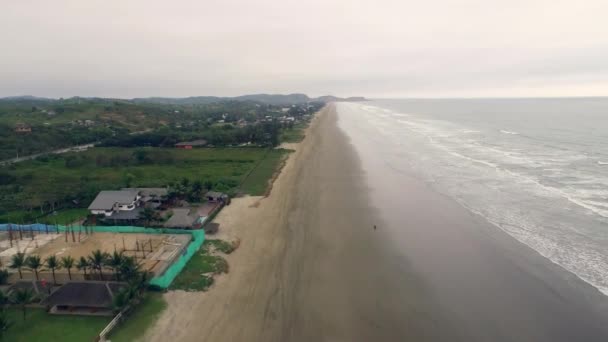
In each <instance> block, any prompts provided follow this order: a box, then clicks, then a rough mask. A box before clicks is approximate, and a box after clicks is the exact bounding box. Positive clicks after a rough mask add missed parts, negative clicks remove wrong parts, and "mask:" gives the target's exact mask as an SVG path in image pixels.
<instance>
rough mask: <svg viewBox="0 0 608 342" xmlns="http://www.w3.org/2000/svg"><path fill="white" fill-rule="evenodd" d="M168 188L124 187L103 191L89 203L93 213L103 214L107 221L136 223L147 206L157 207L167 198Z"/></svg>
mask: <svg viewBox="0 0 608 342" xmlns="http://www.w3.org/2000/svg"><path fill="white" fill-rule="evenodd" d="M167 193H168V191H167V189H166V188H123V189H121V190H118V191H101V192H100V193H99V194H97V197H96V198H95V200H94V201H93V202H92V203H91V205H89V210H90V211H91V214H92V215H103V219H104V220H105V221H110V222H113V223H114V224H119V223H130V224H132V223H135V221H137V220H139V219H140V214H141V212H142V211H143V210H144V209H145V208H152V209H156V208H158V207H160V206H161V205H162V204H163V202H164V201H165V200H166V199H167Z"/></svg>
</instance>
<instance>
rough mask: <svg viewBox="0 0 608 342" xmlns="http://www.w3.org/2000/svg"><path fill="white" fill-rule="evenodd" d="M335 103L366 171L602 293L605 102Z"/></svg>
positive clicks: (606, 235) (606, 263) (607, 198)
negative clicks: (453, 206)
mask: <svg viewBox="0 0 608 342" xmlns="http://www.w3.org/2000/svg"><path fill="white" fill-rule="evenodd" d="M337 109H338V113H339V116H338V117H339V120H338V124H339V126H340V127H341V128H342V129H343V130H344V131H345V132H346V133H347V135H348V136H349V138H350V139H351V142H352V144H353V145H354V146H355V147H356V149H358V150H360V151H361V150H367V151H368V152H369V153H367V154H365V153H364V155H372V154H373V155H374V157H373V158H375V160H376V161H377V162H378V163H382V165H380V164H372V163H370V162H368V161H366V158H362V159H363V160H362V164H363V168H364V169H366V170H367V171H368V174H373V172H370V170H371V168H373V167H376V166H378V167H379V168H386V169H385V170H390V171H386V172H391V173H394V174H395V175H399V174H400V173H403V174H408V175H413V176H414V177H416V178H418V179H420V180H422V181H424V182H425V183H426V184H428V185H429V186H430V187H432V188H433V189H434V190H435V191H437V192H439V193H441V194H443V195H445V196H447V197H449V198H451V199H453V200H455V201H457V202H458V203H459V204H460V205H462V206H463V207H465V208H466V209H468V210H469V211H470V212H471V213H473V214H475V215H479V216H481V217H483V218H484V219H485V220H487V221H488V222H490V223H491V224H493V225H495V226H496V227H499V228H500V229H501V230H503V231H504V232H506V233H507V234H509V235H510V236H512V237H513V238H515V239H516V240H518V241H520V242H521V243H523V244H525V245H527V246H529V247H530V248H532V249H533V250H535V251H537V252H538V253H539V254H541V255H542V256H544V257H545V258H547V259H549V260H551V261H552V262H553V263H555V264H557V265H560V266H561V267H563V268H564V269H566V270H567V271H569V272H571V273H573V274H575V275H576V276H578V277H579V278H581V279H583V280H584V281H585V282H587V283H589V284H591V285H593V286H594V287H596V288H597V289H598V290H600V291H601V292H603V293H604V294H608V98H555V99H399V100H375V101H369V102H362V103H338V104H337ZM363 137H365V138H363ZM373 165H376V166H373ZM379 165H380V166H379ZM375 177H382V175H376V176H375ZM394 177H398V176H394ZM394 179H398V178H394ZM395 183H396V184H395V187H397V188H398V186H399V184H398V183H399V182H398V180H397V181H395ZM406 195H407V194H404V196H406ZM375 205H376V206H377V207H382V203H375Z"/></svg>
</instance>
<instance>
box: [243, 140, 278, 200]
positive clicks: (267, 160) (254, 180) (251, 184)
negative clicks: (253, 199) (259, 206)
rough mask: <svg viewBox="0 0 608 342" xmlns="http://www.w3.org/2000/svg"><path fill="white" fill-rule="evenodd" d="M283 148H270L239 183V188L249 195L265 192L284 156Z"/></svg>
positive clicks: (259, 194)
mask: <svg viewBox="0 0 608 342" xmlns="http://www.w3.org/2000/svg"><path fill="white" fill-rule="evenodd" d="M286 154H287V152H286V151H285V150H270V151H268V154H267V155H266V156H265V157H264V159H262V160H261V161H260V162H259V163H258V165H257V166H256V167H255V169H253V170H252V171H251V173H250V174H249V175H248V176H247V178H246V179H245V180H244V181H243V184H241V190H242V191H243V192H245V193H248V194H250V195H256V196H261V195H264V194H265V193H266V190H267V189H268V186H269V185H270V183H269V182H270V179H271V178H272V175H273V174H274V173H275V171H276V170H277V167H278V165H279V164H280V162H281V161H282V159H283V158H284V157H285V156H286Z"/></svg>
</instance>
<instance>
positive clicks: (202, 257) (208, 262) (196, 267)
mask: <svg viewBox="0 0 608 342" xmlns="http://www.w3.org/2000/svg"><path fill="white" fill-rule="evenodd" d="M210 246H214V247H215V248H218V249H219V250H222V249H225V250H229V249H228V248H227V246H226V245H225V242H218V240H205V242H204V243H203V246H202V247H201V249H200V250H199V251H198V252H197V253H196V254H194V255H193V256H192V259H190V261H188V263H187V264H186V266H185V267H184V269H183V270H182V272H181V273H180V274H179V275H178V276H177V277H176V278H175V280H174V281H173V283H172V284H171V287H170V289H171V290H185V291H205V290H207V289H208V288H209V286H211V285H212V284H213V275H216V274H221V273H226V272H228V263H227V262H226V260H225V259H224V258H222V257H221V256H219V255H213V254H212V252H211V248H210Z"/></svg>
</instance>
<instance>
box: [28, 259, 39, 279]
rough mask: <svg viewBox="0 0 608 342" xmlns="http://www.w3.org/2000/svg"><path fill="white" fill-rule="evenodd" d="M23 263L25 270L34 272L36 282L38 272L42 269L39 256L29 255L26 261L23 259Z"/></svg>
mask: <svg viewBox="0 0 608 342" xmlns="http://www.w3.org/2000/svg"><path fill="white" fill-rule="evenodd" d="M25 263H26V265H27V268H29V269H30V270H31V271H34V273H35V274H36V280H38V271H39V270H40V268H41V267H42V262H41V261H40V256H39V255H30V256H28V257H27V259H25Z"/></svg>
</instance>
